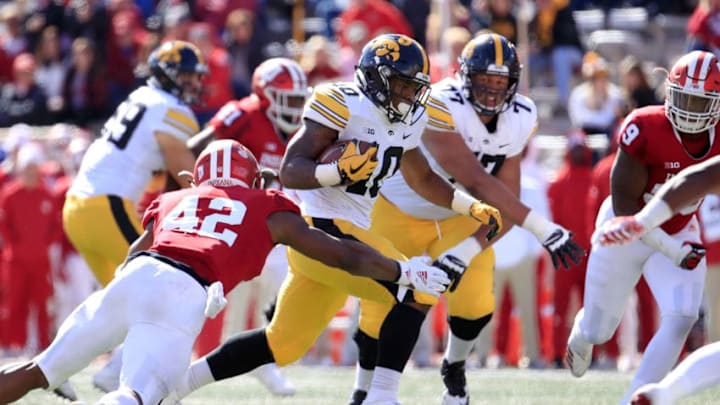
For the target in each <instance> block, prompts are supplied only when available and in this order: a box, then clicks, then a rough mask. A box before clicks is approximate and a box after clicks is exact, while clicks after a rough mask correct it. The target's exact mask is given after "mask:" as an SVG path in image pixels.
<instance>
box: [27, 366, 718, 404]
mask: <svg viewBox="0 0 720 405" xmlns="http://www.w3.org/2000/svg"><path fill="white" fill-rule="evenodd" d="M96 369H97V366H91V367H89V368H88V369H85V370H84V371H83V372H81V373H80V374H78V375H77V376H75V377H73V378H72V379H71V381H72V383H73V385H74V387H75V389H76V390H77V392H78V395H79V396H80V399H82V400H83V401H87V402H88V403H92V401H94V400H96V399H98V398H99V397H100V392H99V391H96V390H94V389H93V388H92V387H91V384H90V378H91V376H92V373H93V371H94V370H96ZM285 372H286V374H287V375H288V377H289V378H290V379H291V380H292V381H293V383H294V384H295V385H296V386H297V387H298V393H297V394H296V395H295V396H293V397H289V398H278V397H273V396H271V395H270V394H268V393H267V391H266V390H265V389H264V388H263V387H262V386H261V385H260V383H258V382H257V381H256V380H255V379H254V378H252V377H248V376H242V377H238V378H235V379H231V380H229V381H225V382H221V383H216V384H214V385H210V386H207V387H205V388H203V389H201V390H199V391H197V392H195V393H194V394H193V395H191V396H190V397H188V398H186V399H185V400H184V401H183V404H184V405H235V404H238V405H260V404H273V405H274V404H278V405H324V404H345V403H346V400H347V398H348V397H349V394H350V391H351V389H352V385H353V379H354V369H353V368H350V367H319V366H313V367H309V366H299V365H298V366H290V367H287V368H286V369H285ZM629 381H630V375H629V374H622V373H618V372H594V371H590V372H588V374H587V375H586V376H584V377H583V378H582V379H574V378H572V377H571V376H570V374H569V372H568V371H566V370H551V371H548V370H545V371H530V370H518V369H500V370H487V369H482V370H470V371H469V372H468V383H469V385H470V390H471V398H472V402H471V403H472V404H473V405H605V404H608V405H611V404H616V403H617V401H618V400H619V398H620V397H621V395H622V393H623V391H624V389H625V386H626V385H627V384H628V383H629ZM441 393H442V382H441V381H440V377H439V375H438V370H437V369H434V368H431V369H422V370H418V369H412V368H410V369H408V370H407V371H406V375H405V377H404V379H403V381H402V383H401V389H400V401H402V403H403V404H405V405H414V404H420V405H426V404H429V405H432V404H439V403H440V400H439V398H440V395H441ZM719 398H720V388H716V389H713V390H709V391H707V392H704V393H702V394H699V395H696V396H695V397H693V398H690V399H686V400H684V401H681V402H680V404H683V405H690V404H692V405H701V404H703V405H705V404H708V405H709V404H720V399H719ZM62 403H63V402H62V401H60V400H59V399H56V398H55V397H54V396H53V395H51V394H49V393H46V392H44V391H36V392H33V393H32V394H30V395H28V396H27V397H25V398H24V399H22V400H20V401H19V402H17V404H20V405H60V404H62Z"/></svg>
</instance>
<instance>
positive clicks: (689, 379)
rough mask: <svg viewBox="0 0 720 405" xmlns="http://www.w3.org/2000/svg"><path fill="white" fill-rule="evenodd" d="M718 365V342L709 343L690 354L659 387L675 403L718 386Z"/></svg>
mask: <svg viewBox="0 0 720 405" xmlns="http://www.w3.org/2000/svg"><path fill="white" fill-rule="evenodd" d="M718 364H720V342H716V343H711V344H709V345H707V346H703V347H701V348H699V349H697V350H695V351H694V352H692V353H691V354H690V355H689V356H688V357H687V358H686V359H685V360H684V361H683V362H682V363H680V364H679V365H678V366H677V367H676V368H675V370H673V371H672V372H671V373H670V374H668V376H667V377H665V378H664V379H663V380H662V381H660V384H659V385H660V387H661V388H662V389H664V390H665V392H666V393H667V395H668V396H669V399H670V401H673V402H674V401H677V400H679V399H681V398H685V397H688V396H690V395H692V394H696V393H698V392H700V391H703V390H705V389H707V388H710V387H713V386H716V385H718V384H720V373H718Z"/></svg>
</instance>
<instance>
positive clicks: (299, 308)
mask: <svg viewBox="0 0 720 405" xmlns="http://www.w3.org/2000/svg"><path fill="white" fill-rule="evenodd" d="M306 220H307V221H308V223H310V224H311V225H313V226H315V227H316V228H319V229H322V230H324V231H325V232H327V233H329V234H331V235H333V236H336V237H339V238H350V239H355V240H358V241H361V242H364V243H366V244H367V245H369V246H372V247H373V248H375V249H376V250H378V251H379V252H381V253H382V254H384V255H385V256H387V257H389V258H392V259H397V260H402V259H404V258H405V257H404V256H403V255H402V253H400V252H399V251H398V250H397V249H395V248H394V247H393V245H392V244H391V243H390V242H389V241H387V240H386V239H384V238H382V237H381V236H378V235H377V234H374V233H371V232H368V231H367V230H365V229H363V228H359V227H357V226H354V225H353V224H352V223H350V222H347V221H342V220H329V219H318V218H306ZM288 264H289V267H290V271H289V273H288V276H287V277H286V278H285V281H284V282H283V285H282V287H281V288H280V293H279V295H278V301H277V306H276V309H275V314H274V316H273V319H272V321H271V322H270V324H269V325H268V326H267V329H266V334H267V339H268V343H269V345H270V349H271V350H272V353H273V356H274V357H275V362H276V363H277V364H279V365H281V366H283V365H286V364H289V363H292V362H294V361H296V360H298V359H300V358H301V357H302V356H303V355H304V354H305V353H306V352H307V351H308V349H310V347H312V345H313V343H315V340H316V339H317V338H318V336H320V334H321V333H322V331H323V330H324V329H325V328H326V327H327V325H328V324H329V323H330V321H331V320H332V318H333V317H334V316H335V314H336V313H337V312H338V311H339V310H340V308H342V306H343V305H344V304H345V301H346V300H347V298H348V296H349V295H353V296H356V297H360V298H363V299H366V300H369V301H377V302H382V303H384V305H386V306H389V307H391V306H392V305H393V304H395V302H397V301H398V300H408V299H412V300H415V301H417V302H421V303H426V304H430V303H432V302H433V300H432V297H431V296H429V295H425V294H415V293H413V292H412V291H410V290H407V289H405V288H402V287H399V286H398V285H397V284H394V283H391V282H383V281H376V280H373V279H370V278H367V277H358V276H353V275H351V274H350V273H348V272H346V271H345V270H341V269H338V268H333V267H328V266H326V265H324V264H323V263H321V262H319V261H317V260H313V259H311V258H309V257H307V256H304V255H302V254H300V253H298V252H297V251H295V250H293V249H290V248H288Z"/></svg>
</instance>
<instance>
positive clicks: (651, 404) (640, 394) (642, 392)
mask: <svg viewBox="0 0 720 405" xmlns="http://www.w3.org/2000/svg"><path fill="white" fill-rule="evenodd" d="M630 404H631V405H672V401H671V400H670V399H667V397H665V398H663V392H662V390H661V389H660V387H659V386H658V385H657V384H646V385H643V386H642V387H640V388H638V390H637V391H635V393H634V394H633V396H632V401H631V402H630Z"/></svg>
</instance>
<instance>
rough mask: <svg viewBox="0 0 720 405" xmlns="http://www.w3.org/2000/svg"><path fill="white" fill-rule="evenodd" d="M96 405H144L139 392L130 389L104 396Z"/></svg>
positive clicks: (122, 389) (121, 389)
mask: <svg viewBox="0 0 720 405" xmlns="http://www.w3.org/2000/svg"><path fill="white" fill-rule="evenodd" d="M95 405H143V401H142V399H140V395H138V393H137V392H135V391H133V390H131V389H129V388H120V389H118V390H117V391H112V392H109V393H107V394H105V395H103V396H102V398H100V399H99V400H98V402H96V403H95Z"/></svg>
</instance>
